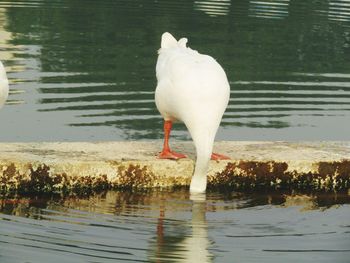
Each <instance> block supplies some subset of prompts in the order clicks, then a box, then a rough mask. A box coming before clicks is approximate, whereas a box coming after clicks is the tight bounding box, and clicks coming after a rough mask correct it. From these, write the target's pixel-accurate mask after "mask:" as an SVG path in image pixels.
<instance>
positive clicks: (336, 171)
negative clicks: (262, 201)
mask: <svg viewBox="0 0 350 263" xmlns="http://www.w3.org/2000/svg"><path fill="white" fill-rule="evenodd" d="M208 186H209V187H225V188H232V189H237V190H251V189H257V190H258V189H259V190H261V189H267V190H269V189H274V190H277V189H295V190H316V191H330V190H333V191H338V190H346V189H349V188H350V161H349V160H343V161H339V162H320V163H319V164H318V171H317V172H311V171H310V172H307V173H305V172H298V171H296V170H292V171H290V170H288V164H287V163H286V162H275V161H270V162H256V161H240V162H237V163H231V162H230V163H228V164H227V166H226V168H225V169H224V170H223V171H221V172H218V173H216V174H215V175H211V176H209V177H208Z"/></svg>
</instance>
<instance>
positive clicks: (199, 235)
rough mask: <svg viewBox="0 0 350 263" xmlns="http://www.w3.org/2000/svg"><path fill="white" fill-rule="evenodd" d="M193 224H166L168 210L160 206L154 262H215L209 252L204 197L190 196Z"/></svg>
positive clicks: (181, 222)
mask: <svg viewBox="0 0 350 263" xmlns="http://www.w3.org/2000/svg"><path fill="white" fill-rule="evenodd" d="M190 200H191V201H192V209H191V210H192V211H191V220H188V221H186V222H184V221H182V220H181V221H180V220H173V219H172V220H167V217H166V214H167V212H166V206H165V205H164V204H162V205H161V206H160V213H159V219H158V225H157V238H156V239H157V241H156V248H155V250H153V251H154V252H153V253H151V256H150V260H151V262H165V261H166V262H203V263H204V262H212V259H213V255H212V254H211V253H210V251H209V246H210V245H211V243H212V242H211V241H210V240H209V239H208V230H207V221H206V210H207V202H206V197H205V194H191V196H190Z"/></svg>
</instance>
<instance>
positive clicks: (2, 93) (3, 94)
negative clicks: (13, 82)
mask: <svg viewBox="0 0 350 263" xmlns="http://www.w3.org/2000/svg"><path fill="white" fill-rule="evenodd" d="M8 94H9V82H8V80H7V77H6V71H5V67H4V65H3V64H2V62H1V61H0V108H1V107H2V106H3V105H4V104H5V101H6V99H7V96H8Z"/></svg>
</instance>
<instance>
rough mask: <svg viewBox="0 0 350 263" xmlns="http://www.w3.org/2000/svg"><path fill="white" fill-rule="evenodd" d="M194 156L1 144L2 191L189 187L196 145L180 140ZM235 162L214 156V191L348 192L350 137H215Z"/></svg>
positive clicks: (154, 145) (98, 145)
mask: <svg viewBox="0 0 350 263" xmlns="http://www.w3.org/2000/svg"><path fill="white" fill-rule="evenodd" d="M172 145H173V147H174V149H175V150H177V151H181V152H183V153H186V154H187V155H188V156H189V158H187V159H181V160H178V161H172V160H159V159H157V157H156V155H157V153H158V151H159V150H160V149H161V146H162V142H161V141H148V142H144V141H140V142H138V141H130V142H125V141H124V142H51V143H45V142H40V143H0V192H1V193H11V192H12V193H13V192H19V193H43V192H62V191H73V192H78V193H80V192H91V191H95V190H103V189H113V188H116V189H138V190H147V189H148V190H149V189H155V188H156V189H169V188H176V187H188V186H189V183H190V180H191V176H192V173H193V169H194V160H195V154H194V147H193V144H192V143H191V142H182V141H174V142H172ZM214 151H215V152H219V153H222V154H225V155H228V156H230V157H231V160H225V161H211V162H210V168H209V171H208V187H209V188H216V187H220V188H227V189H232V190H279V189H289V190H294V189H295V190H316V191H343V190H345V191H349V188H350V142H344V141H343V142H252V141H249V142H239V141H236V142H234V141H223V142H216V144H215V146H214Z"/></svg>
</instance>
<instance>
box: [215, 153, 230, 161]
mask: <svg viewBox="0 0 350 263" xmlns="http://www.w3.org/2000/svg"><path fill="white" fill-rule="evenodd" d="M211 159H212V160H216V161H217V160H229V159H231V158H230V157H228V156H226V155H222V154H218V153H212V154H211Z"/></svg>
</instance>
